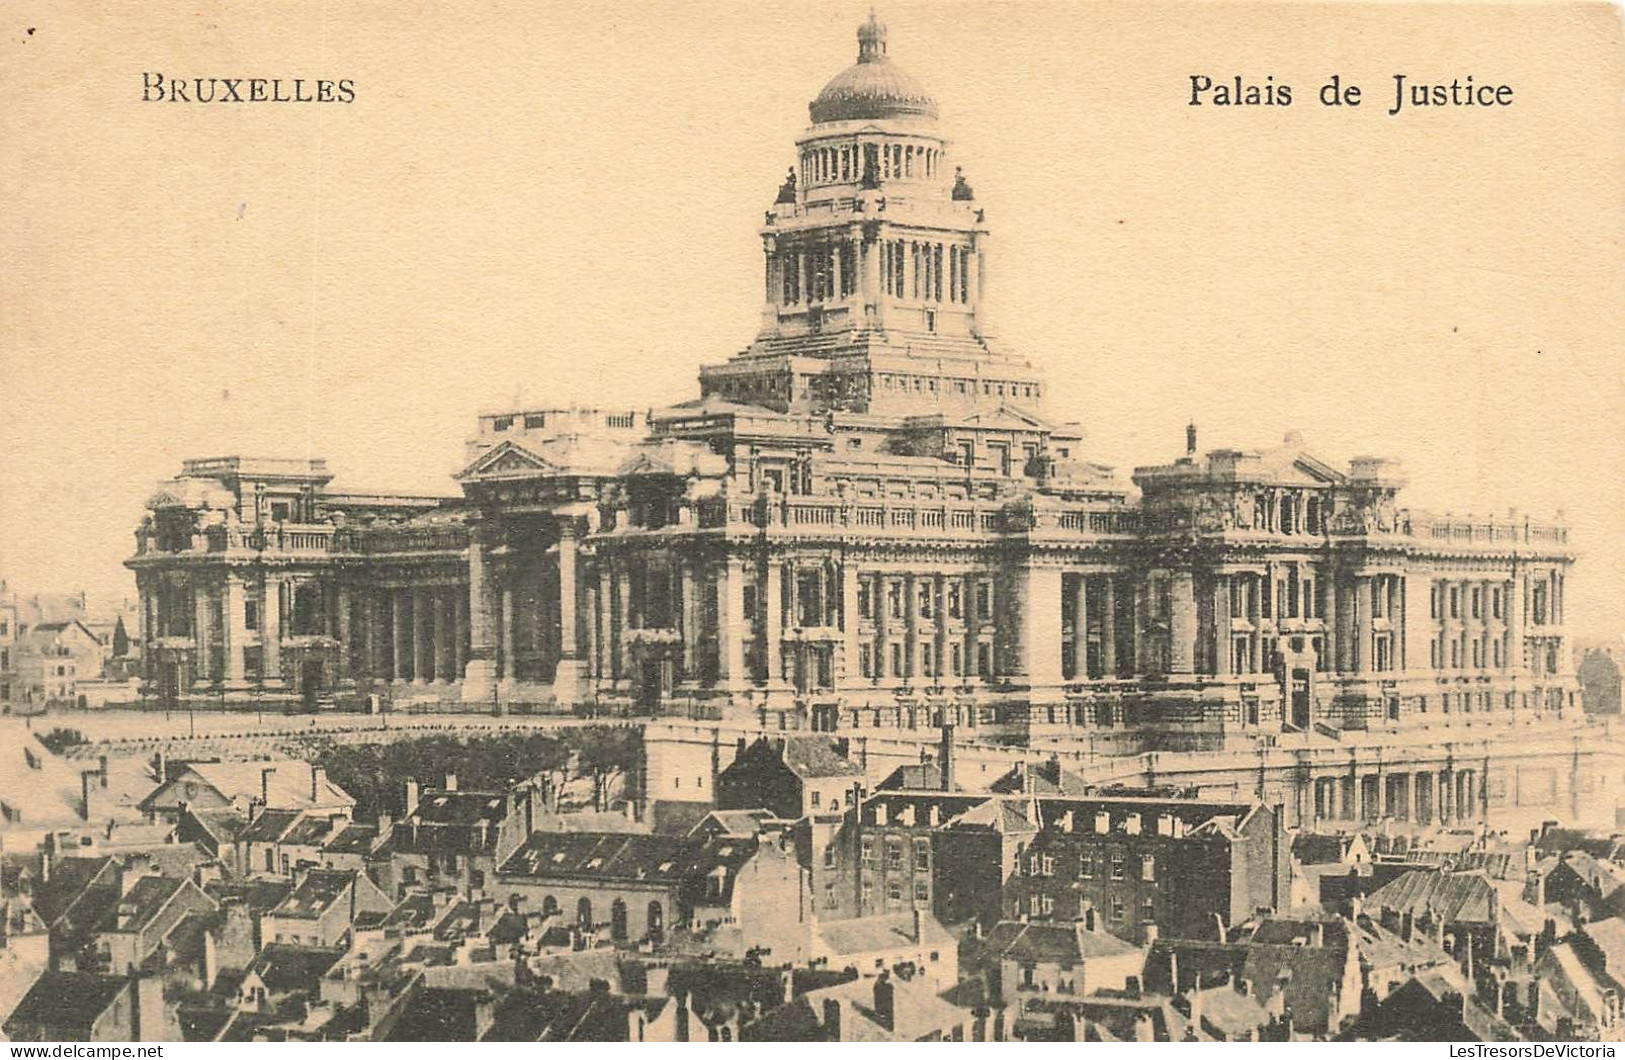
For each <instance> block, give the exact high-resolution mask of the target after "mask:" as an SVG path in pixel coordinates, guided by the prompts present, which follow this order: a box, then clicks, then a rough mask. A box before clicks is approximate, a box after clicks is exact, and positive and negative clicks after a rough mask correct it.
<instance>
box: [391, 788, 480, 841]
mask: <svg viewBox="0 0 1625 1060" xmlns="http://www.w3.org/2000/svg"><path fill="white" fill-rule="evenodd" d="M507 817H508V797H507V796H506V795H502V794H499V793H497V792H491V791H440V790H430V791H426V792H424V793H423V795H422V797H421V798H420V799H419V801H418V805H417V808H416V809H414V810H413V811H412V812H411V813H409V814H407V815H406V817H405V818H404V819H402V820H400V821H397V822H396V823H395V825H394V826H393V827H392V828H391V829H390V833H389V839H388V841H387V843H386V844H385V849H387V850H390V851H400V852H411V853H418V854H433V853H451V852H458V853H469V852H476V853H491V852H492V851H494V850H495V849H496V845H497V837H498V835H499V833H500V832H501V829H502V822H503V821H505V820H507Z"/></svg>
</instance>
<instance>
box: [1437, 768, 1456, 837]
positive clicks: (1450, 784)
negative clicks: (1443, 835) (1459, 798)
mask: <svg viewBox="0 0 1625 1060" xmlns="http://www.w3.org/2000/svg"><path fill="white" fill-rule="evenodd" d="M1438 777H1439V779H1438V784H1437V787H1438V791H1439V799H1438V806H1439V823H1440V824H1453V823H1455V819H1456V807H1455V802H1456V800H1455V794H1456V793H1455V790H1454V789H1455V786H1456V776H1455V773H1454V771H1453V770H1450V769H1446V770H1444V771H1443V772H1441V773H1439V774H1438Z"/></svg>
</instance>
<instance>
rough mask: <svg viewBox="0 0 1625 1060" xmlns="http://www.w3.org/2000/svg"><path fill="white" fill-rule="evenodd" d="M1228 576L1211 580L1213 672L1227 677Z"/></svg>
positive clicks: (1228, 644) (1229, 662)
mask: <svg viewBox="0 0 1625 1060" xmlns="http://www.w3.org/2000/svg"><path fill="white" fill-rule="evenodd" d="M1230 577H1231V576H1230V575H1228V574H1220V575H1218V576H1216V577H1215V578H1214V579H1213V672H1214V673H1216V674H1218V675H1219V676H1221V677H1225V676H1228V675H1229V674H1230V671H1231V670H1232V666H1231V665H1230V664H1231V662H1232V660H1231V658H1230V653H1231V645H1230Z"/></svg>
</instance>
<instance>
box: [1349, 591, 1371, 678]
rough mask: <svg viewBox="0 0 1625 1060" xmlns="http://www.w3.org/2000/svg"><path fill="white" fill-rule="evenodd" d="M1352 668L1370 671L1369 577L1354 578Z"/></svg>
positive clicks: (1363, 672)
mask: <svg viewBox="0 0 1625 1060" xmlns="http://www.w3.org/2000/svg"><path fill="white" fill-rule="evenodd" d="M1350 610H1351V611H1352V612H1353V619H1354V653H1355V660H1354V670H1355V672H1356V673H1360V674H1368V673H1370V672H1371V664H1372V659H1371V649H1372V640H1371V632H1372V630H1371V579H1370V578H1368V577H1359V578H1355V579H1354V600H1353V607H1352V608H1351V609H1350Z"/></svg>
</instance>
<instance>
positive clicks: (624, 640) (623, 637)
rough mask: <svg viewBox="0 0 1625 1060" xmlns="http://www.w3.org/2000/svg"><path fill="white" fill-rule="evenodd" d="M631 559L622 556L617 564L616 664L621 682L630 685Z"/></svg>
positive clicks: (631, 676) (631, 675) (632, 677)
mask: <svg viewBox="0 0 1625 1060" xmlns="http://www.w3.org/2000/svg"><path fill="white" fill-rule="evenodd" d="M630 563H631V559H630V557H628V556H626V555H622V556H621V557H620V560H619V561H618V562H617V563H616V564H615V575H614V580H615V664H616V666H617V667H618V670H619V673H620V677H621V680H623V681H626V682H628V683H630V682H631V681H632V680H633V679H634V674H633V673H632V637H631V632H632V571H631V569H630V567H629V564H630Z"/></svg>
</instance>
